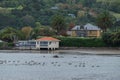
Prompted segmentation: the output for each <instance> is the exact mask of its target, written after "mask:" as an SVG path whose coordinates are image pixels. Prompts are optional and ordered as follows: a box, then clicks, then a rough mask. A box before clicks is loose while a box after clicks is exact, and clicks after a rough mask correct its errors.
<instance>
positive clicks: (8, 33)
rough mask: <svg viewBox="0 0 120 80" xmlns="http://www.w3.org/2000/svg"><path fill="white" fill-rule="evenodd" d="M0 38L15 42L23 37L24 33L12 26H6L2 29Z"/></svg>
mask: <svg viewBox="0 0 120 80" xmlns="http://www.w3.org/2000/svg"><path fill="white" fill-rule="evenodd" d="M0 36H1V37H0V38H1V39H2V40H4V41H7V42H15V41H16V40H18V39H22V33H21V32H20V31H19V30H16V29H14V28H12V27H7V28H4V29H2V30H1V31H0Z"/></svg>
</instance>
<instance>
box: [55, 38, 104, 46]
mask: <svg viewBox="0 0 120 80" xmlns="http://www.w3.org/2000/svg"><path fill="white" fill-rule="evenodd" d="M57 38H58V39H60V40H61V41H60V46H62V47H105V46H106V45H105V43H104V42H103V41H102V39H101V38H77V37H57Z"/></svg>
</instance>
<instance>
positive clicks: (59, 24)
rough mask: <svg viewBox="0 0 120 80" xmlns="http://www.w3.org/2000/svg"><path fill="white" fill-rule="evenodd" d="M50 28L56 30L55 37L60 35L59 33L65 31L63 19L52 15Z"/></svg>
mask: <svg viewBox="0 0 120 80" xmlns="http://www.w3.org/2000/svg"><path fill="white" fill-rule="evenodd" d="M51 26H52V28H53V29H55V30H56V33H57V35H60V33H61V31H63V30H66V28H67V27H66V23H65V18H64V17H63V16H61V15H54V16H53V18H52V22H51Z"/></svg>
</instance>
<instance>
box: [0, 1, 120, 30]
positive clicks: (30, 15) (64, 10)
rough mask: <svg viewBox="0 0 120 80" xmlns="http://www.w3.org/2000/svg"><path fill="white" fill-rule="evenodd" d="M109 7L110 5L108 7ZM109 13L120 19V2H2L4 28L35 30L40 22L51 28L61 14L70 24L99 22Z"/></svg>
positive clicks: (1, 24) (0, 12)
mask: <svg viewBox="0 0 120 80" xmlns="http://www.w3.org/2000/svg"><path fill="white" fill-rule="evenodd" d="M108 5H109V6H108ZM104 10H108V11H110V12H111V14H113V15H114V16H115V17H116V18H118V19H119V18H120V1H119V0H92V1H91V0H0V28H4V27H7V26H10V27H15V28H18V29H19V28H21V27H24V26H32V27H35V24H36V22H39V23H41V24H42V25H50V23H51V18H52V16H53V15H55V14H61V15H63V16H64V17H65V18H66V22H67V23H68V24H69V23H70V22H74V23H75V24H84V23H87V22H90V23H95V22H96V17H97V15H98V14H99V13H101V12H103V11H104Z"/></svg>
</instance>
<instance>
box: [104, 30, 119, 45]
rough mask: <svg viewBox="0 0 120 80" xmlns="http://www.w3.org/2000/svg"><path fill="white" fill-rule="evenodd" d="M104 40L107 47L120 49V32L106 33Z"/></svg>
mask: <svg viewBox="0 0 120 80" xmlns="http://www.w3.org/2000/svg"><path fill="white" fill-rule="evenodd" d="M102 39H103V41H104V42H105V43H106V45H107V46H112V47H120V32H115V33H114V32H113V33H104V34H103V35H102Z"/></svg>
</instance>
